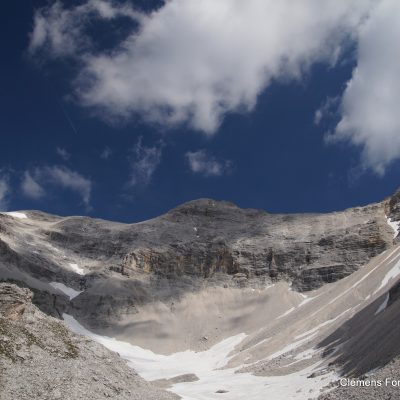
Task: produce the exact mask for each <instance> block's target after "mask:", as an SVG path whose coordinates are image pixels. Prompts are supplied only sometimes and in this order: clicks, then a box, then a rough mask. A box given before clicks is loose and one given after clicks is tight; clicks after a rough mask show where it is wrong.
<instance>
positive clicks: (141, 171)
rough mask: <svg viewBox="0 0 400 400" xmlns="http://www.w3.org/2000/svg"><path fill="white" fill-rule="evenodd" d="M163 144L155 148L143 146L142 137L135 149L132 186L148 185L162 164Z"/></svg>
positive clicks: (132, 162) (132, 160) (133, 153)
mask: <svg viewBox="0 0 400 400" xmlns="http://www.w3.org/2000/svg"><path fill="white" fill-rule="evenodd" d="M162 148H163V143H159V144H158V145H155V146H145V145H143V138H142V137H140V138H139V139H138V141H137V143H136V145H135V147H134V148H133V152H132V159H131V179H130V185H131V186H136V185H144V186H145V185H148V184H149V183H150V181H151V179H152V177H153V174H154V172H155V171H156V169H157V167H158V165H159V164H160V162H161V156H162Z"/></svg>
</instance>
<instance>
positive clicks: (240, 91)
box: [31, 0, 373, 133]
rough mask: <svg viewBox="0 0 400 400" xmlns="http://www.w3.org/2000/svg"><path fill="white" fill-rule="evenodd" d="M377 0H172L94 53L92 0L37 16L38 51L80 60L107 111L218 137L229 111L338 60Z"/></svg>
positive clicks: (82, 87)
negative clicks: (88, 27) (89, 25)
mask: <svg viewBox="0 0 400 400" xmlns="http://www.w3.org/2000/svg"><path fill="white" fill-rule="evenodd" d="M372 3H373V1H372V0H342V1H337V0H325V1H320V0H297V1H292V0H280V1H276V0H247V1H242V0H219V1H215V0H201V1H200V0H170V1H167V2H166V3H165V4H164V6H162V7H160V8H159V9H158V10H157V11H154V12H152V13H151V14H148V15H147V16H143V15H139V16H138V14H133V12H132V13H131V14H132V15H131V16H130V17H131V18H134V19H136V20H137V21H138V22H139V24H140V27H139V30H138V31H135V32H132V34H130V35H129V36H128V37H127V38H126V40H125V41H124V42H123V43H121V44H120V45H119V46H117V47H116V48H115V49H114V51H112V52H104V53H98V52H97V53H95V52H94V51H91V50H89V49H88V47H87V42H88V37H87V36H86V35H85V34H84V32H85V29H84V27H85V23H86V22H87V21H88V20H89V19H90V15H92V14H93V13H94V11H93V10H95V7H94V6H93V2H87V3H84V4H83V5H81V6H79V7H75V8H69V9H68V10H65V9H63V8H62V7H61V5H60V3H59V2H56V3H55V4H54V5H53V6H51V7H49V8H47V9H42V10H41V11H39V12H38V13H36V20H35V29H34V31H33V34H32V38H31V50H32V51H35V50H38V49H43V48H47V50H48V51H49V52H50V54H53V55H54V54H55V55H62V54H63V53H64V54H69V55H71V54H75V55H77V54H78V56H79V60H80V61H81V62H82V63H83V69H82V71H81V73H80V75H79V79H78V80H77V81H76V86H75V89H76V93H77V95H78V96H79V98H80V100H81V102H82V103H83V104H85V105H86V106H90V107H94V108H98V109H101V110H102V111H103V113H102V115H105V113H106V114H107V115H109V116H111V117H114V118H123V119H125V118H131V117H132V116H135V115H136V116H137V115H140V116H141V117H143V118H145V119H147V120H150V121H153V122H154V121H155V122H158V123H160V124H162V125H169V126H171V125H172V126H173V125H175V124H179V123H188V124H189V125H190V126H191V127H192V128H195V129H198V130H201V131H204V132H206V133H214V132H215V131H216V130H217V129H218V126H219V124H220V123H221V120H222V118H223V116H224V115H225V114H226V113H229V112H236V111H240V112H242V111H249V110H251V109H253V107H254V106H255V104H256V101H257V96H258V95H259V94H260V92H261V91H262V90H263V89H264V88H265V87H267V86H268V85H269V84H270V83H271V81H272V80H288V79H299V78H301V76H302V74H303V72H305V71H307V70H308V68H309V66H310V65H311V64H312V63H314V62H317V61H325V62H331V63H332V62H334V61H335V60H336V59H337V57H338V54H339V53H340V48H341V45H342V43H343V41H344V40H345V38H348V35H351V33H352V32H354V30H355V29H356V27H357V26H358V25H359V23H360V21H361V19H362V17H363V16H364V14H365V13H366V12H367V11H368V10H369V8H370V6H371V4H372ZM113 4H114V3H111V2H108V1H103V2H102V7H104V9H106V8H107V7H111V10H113V9H114V8H115V5H113ZM121 7H122V6H121ZM125 7H127V6H125ZM99 9H100V8H99V7H98V8H97V9H96V10H97V11H96V12H97V15H102V16H103V17H104V15H106V14H107V12H106V11H102V12H101V11H98V10H99ZM127 14H128V13H124V15H125V16H126V15H127ZM107 15H109V17H110V18H112V17H113V16H114V14H113V12H112V11H110V12H109V13H108V14H107ZM69 26H70V29H68V27H69ZM83 41H85V43H84V44H81V45H79V46H78V47H75V48H74V49H71V48H70V46H71V44H72V43H74V44H75V46H76V44H77V43H78V44H80V43H82V42H83Z"/></svg>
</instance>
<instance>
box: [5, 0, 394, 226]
mask: <svg viewBox="0 0 400 400" xmlns="http://www.w3.org/2000/svg"><path fill="white" fill-rule="evenodd" d="M215 4H216V3H215V2H214V3H213V2H212V1H211V0H202V1H195V0H186V1H183V0H171V1H169V2H168V3H167V4H164V3H163V2H158V1H130V2H129V1H115V2H111V1H106V0H89V1H73V2H71V1H68V2H67V1H66V2H61V1H58V2H55V1H50V2H46V1H35V0H32V2H31V3H29V2H24V6H23V7H22V6H21V4H18V2H7V4H6V5H4V7H3V12H2V14H1V17H0V18H1V19H2V21H1V26H2V33H3V34H2V35H1V41H2V42H1V49H2V52H3V57H2V63H1V66H0V68H1V75H0V87H1V92H0V93H1V96H0V106H1V114H0V115H1V117H0V132H1V138H2V145H1V147H0V207H1V208H2V209H3V210H17V209H39V210H43V211H47V212H50V213H55V214H61V215H72V214H79V215H89V216H94V217H100V218H106V219H112V220H119V221H126V222H133V221H139V220H143V219H147V218H151V217H154V216H157V215H159V214H161V213H163V212H165V211H167V210H168V209H170V208H172V207H174V206H176V205H178V204H180V203H183V202H185V201H189V200H193V199H196V198H201V197H208V198H214V199H220V200H229V201H232V202H234V203H236V204H237V205H239V206H241V207H248V208H261V209H264V210H266V211H268V212H274V213H275V212H290V213H292V212H325V211H332V210H340V209H343V208H346V207H352V206H356V205H363V204H367V203H370V202H374V201H379V200H381V199H383V198H384V197H386V196H388V195H389V194H391V193H392V192H393V191H394V190H395V189H396V188H397V187H398V186H400V185H399V179H398V178H399V173H400V163H399V161H398V158H399V156H400V132H399V127H400V116H399V115H397V114H398V113H397V111H396V110H397V108H398V104H399V102H398V101H397V100H399V101H400V86H399V82H398V80H397V75H398V74H397V72H396V71H398V70H399V69H398V67H399V63H400V61H399V59H400V57H399V54H398V46H396V45H393V44H395V43H398V40H400V35H399V32H400V30H399V28H397V27H396V25H398V24H396V23H395V21H396V20H397V21H398V19H397V18H398V17H399V15H400V7H399V3H397V4H396V2H395V1H391V0H382V1H380V2H379V1H378V2H369V1H362V2H359V1H357V0H352V1H343V2H341V5H337V2H333V1H327V2H326V3H324V6H323V9H321V8H320V7H321V2H319V3H318V2H316V1H313V0H302V1H299V2H296V6H294V4H295V3H294V2H293V1H288V0H287V1H282V2H280V5H279V6H277V5H276V4H278V3H276V2H272V1H265V0H264V1H261V0H251V1H249V2H246V5H244V3H241V5H240V4H239V3H238V2H236V1H235V0H222V1H221V2H220V3H218V4H219V5H218V6H216V5H215ZM396 101H397V103H396ZM318 110H319V111H318Z"/></svg>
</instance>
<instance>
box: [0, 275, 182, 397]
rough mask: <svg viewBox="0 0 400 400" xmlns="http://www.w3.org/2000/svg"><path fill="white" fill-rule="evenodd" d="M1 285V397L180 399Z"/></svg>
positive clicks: (21, 292) (22, 293) (26, 294)
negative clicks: (145, 379) (153, 384)
mask: <svg viewBox="0 0 400 400" xmlns="http://www.w3.org/2000/svg"><path fill="white" fill-rule="evenodd" d="M32 296H33V295H32V293H31V292H30V291H29V290H28V289H22V288H19V287H18V286H16V285H12V284H4V283H3V284H0V399H1V400H15V399H18V400H28V399H29V400H39V399H40V400H45V399H48V400H50V399H51V400H53V399H70V400H79V399H82V400H83V399H85V400H86V399H89V400H99V399H110V398H112V399H120V400H124V399H126V400H128V399H129V400H133V399H137V400H142V399H149V400H150V399H152V400H162V399H165V400H167V399H171V400H172V399H177V398H178V397H177V396H175V395H173V394H171V393H167V392H164V391H163V390H161V389H157V388H155V387H153V386H152V385H150V384H149V383H146V382H145V381H144V380H143V379H142V378H140V377H139V376H138V375H137V374H136V373H135V372H134V371H133V370H132V369H131V368H129V367H128V366H127V365H126V364H125V362H124V361H122V360H121V359H120V358H119V357H118V355H117V354H116V353H112V352H111V351H109V350H106V349H105V348H104V347H102V346H100V345H98V344H96V343H94V342H92V341H90V340H88V339H86V338H83V337H81V336H78V335H75V334H73V333H71V332H70V331H69V330H68V329H67V328H66V327H65V326H64V324H63V323H61V322H60V321H58V320H56V319H54V318H52V317H48V316H46V315H45V314H43V313H42V312H40V311H39V310H38V309H37V308H36V307H35V306H33V305H32V304H31V302H30V301H31V298H32Z"/></svg>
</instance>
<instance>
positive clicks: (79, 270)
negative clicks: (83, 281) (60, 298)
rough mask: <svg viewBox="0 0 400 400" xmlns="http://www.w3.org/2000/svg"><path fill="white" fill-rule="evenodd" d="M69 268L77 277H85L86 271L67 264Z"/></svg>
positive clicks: (75, 265)
mask: <svg viewBox="0 0 400 400" xmlns="http://www.w3.org/2000/svg"><path fill="white" fill-rule="evenodd" d="M69 266H70V267H71V268H72V270H73V271H74V272H76V273H77V274H78V275H86V271H85V270H84V269H83V268H81V267H80V266H79V265H78V264H69Z"/></svg>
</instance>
